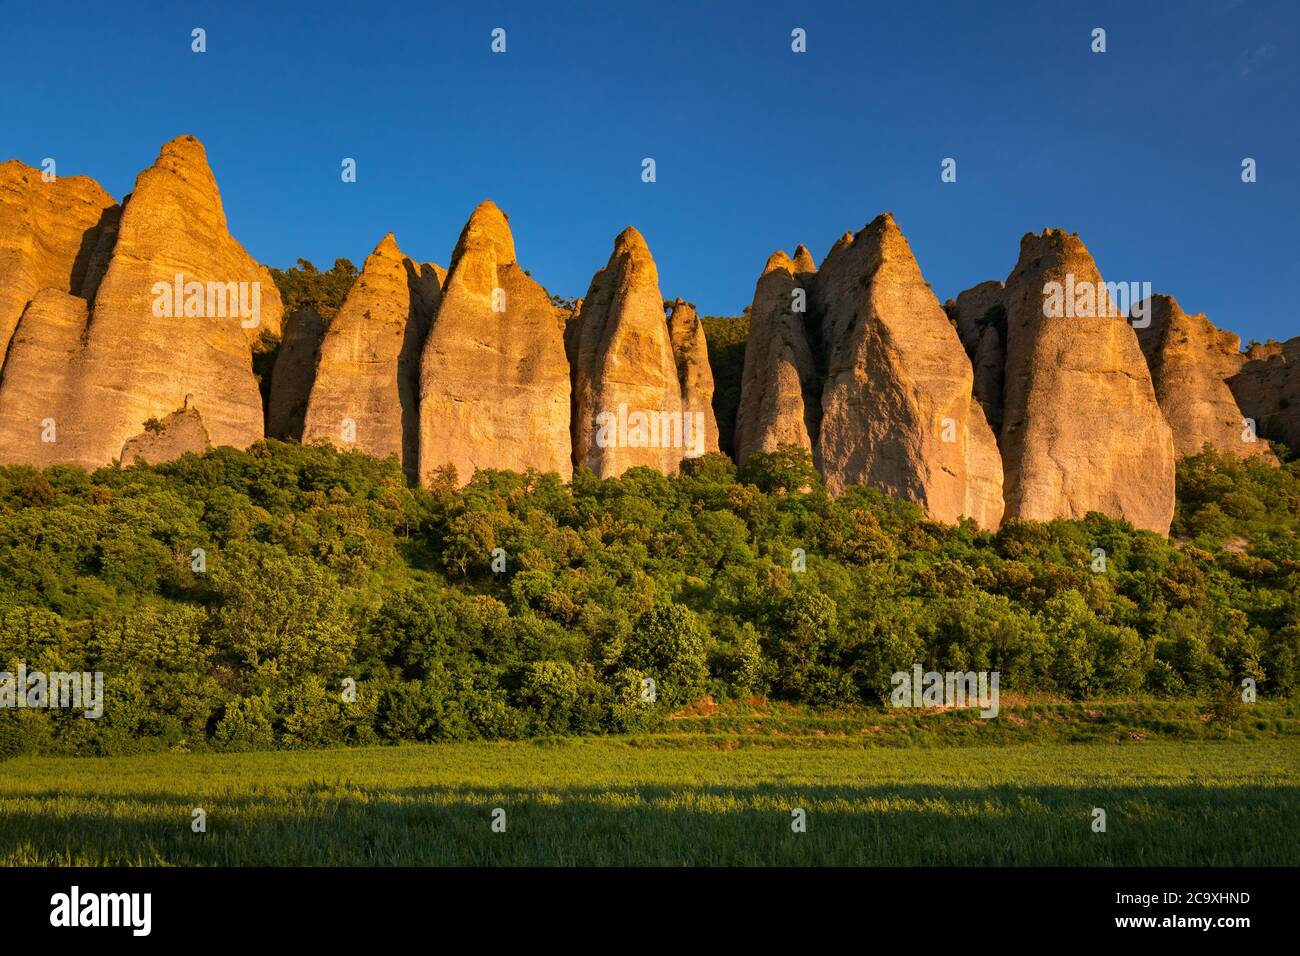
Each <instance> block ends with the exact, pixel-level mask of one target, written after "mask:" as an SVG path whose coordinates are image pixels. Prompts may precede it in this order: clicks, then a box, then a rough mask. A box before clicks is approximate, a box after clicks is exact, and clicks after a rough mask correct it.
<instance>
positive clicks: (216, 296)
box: [5, 136, 281, 468]
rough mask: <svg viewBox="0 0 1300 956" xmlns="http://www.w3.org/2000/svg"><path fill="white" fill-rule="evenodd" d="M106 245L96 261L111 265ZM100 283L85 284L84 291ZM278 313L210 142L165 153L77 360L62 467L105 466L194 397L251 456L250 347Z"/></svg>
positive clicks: (13, 368)
mask: <svg viewBox="0 0 1300 956" xmlns="http://www.w3.org/2000/svg"><path fill="white" fill-rule="evenodd" d="M110 231H111V230H110ZM105 248H106V245H101V246H100V247H99V249H98V250H96V252H95V254H94V256H93V257H92V258H93V259H102V256H103V250H104V249H105ZM177 275H180V276H181V277H182V279H181V288H180V291H179V294H177V290H176V282H175V277H176V276H177ZM241 283H242V284H243V285H242V286H241V285H240V284H241ZM93 284H94V280H93V277H92V278H91V279H90V280H89V281H85V280H83V288H88V287H89V286H90V285H93ZM241 293H242V295H241ZM241 306H246V307H247V308H246V309H245V310H243V311H246V312H247V318H246V320H245V324H246V325H248V328H242V327H241ZM187 310H188V312H189V314H187ZM280 310H281V306H280V297H279V293H278V292H277V291H276V289H275V285H274V283H273V282H271V280H270V276H269V274H268V273H267V270H266V269H265V268H263V267H262V266H260V265H258V264H257V263H255V262H254V261H253V260H252V259H251V258H250V257H249V256H248V254H247V253H246V252H244V250H243V248H242V247H241V246H240V245H239V244H238V243H237V242H235V240H234V239H233V238H232V237H231V236H230V234H229V232H228V231H227V230H226V218H225V213H224V212H223V210H222V208H221V197H220V195H219V194H218V191H217V185H216V182H215V180H214V179H213V177H212V172H211V170H210V169H209V168H208V164H207V159H206V156H205V154H204V151H203V147H202V145H201V144H200V143H199V142H198V140H196V139H194V138H193V137H191V136H182V137H180V138H178V139H175V140H173V141H171V142H170V143H167V144H166V145H164V146H163V148H162V151H161V153H160V154H159V157H158V160H157V162H156V163H155V164H154V165H153V166H152V167H150V168H149V169H147V170H145V171H144V172H143V173H141V174H140V176H139V178H138V179H137V180H136V188H135V191H134V192H133V193H132V195H131V197H130V201H129V202H128V203H127V204H126V205H125V207H124V208H123V210H122V213H121V220H120V222H119V223H118V224H117V229H116V239H115V241H114V242H113V245H112V254H111V257H110V258H109V260H108V267H107V269H106V270H105V272H104V276H103V280H102V281H100V282H99V283H98V288H97V289H96V291H95V299H94V305H93V308H92V309H91V310H90V320H89V324H88V326H87V328H86V329H85V330H84V332H83V335H82V341H83V343H84V344H83V346H82V349H81V351H80V353H79V354H78V355H76V356H75V358H74V359H73V364H74V366H75V368H74V371H73V374H72V376H71V379H70V381H71V382H72V383H73V387H71V388H70V389H69V390H67V392H66V393H65V394H64V396H63V400H62V401H61V403H60V410H59V413H58V415H57V417H58V418H59V419H60V420H62V421H66V422H68V424H69V428H68V429H67V432H68V434H69V435H70V436H72V438H73V439H74V440H70V441H68V442H66V443H64V442H60V444H61V446H62V447H61V454H60V460H61V461H63V462H66V463H69V464H78V465H83V466H85V467H87V468H94V467H98V466H100V465H103V464H107V463H108V462H109V461H111V460H112V459H114V458H115V457H117V456H118V455H119V454H120V453H121V451H122V447H123V445H124V444H125V442H126V441H127V440H128V439H129V438H132V437H134V436H136V435H138V434H139V433H140V431H141V429H142V428H143V426H144V423H145V422H146V421H148V420H149V419H151V418H159V417H161V416H164V415H168V414H170V413H171V412H173V411H175V410H176V409H177V408H179V407H181V406H182V405H183V404H184V402H185V399H186V396H193V398H194V400H195V402H194V403H195V405H196V406H197V407H199V408H202V409H203V417H204V424H205V425H206V427H207V430H208V433H209V435H210V436H211V440H212V443H213V444H217V445H233V446H235V447H238V448H243V447H246V446H247V445H249V444H251V443H252V442H254V441H257V440H258V439H260V438H261V437H262V401H261V395H260V393H259V391H258V387H257V382H256V380H255V379H254V377H253V370H252V354H251V349H250V342H251V341H252V340H253V338H254V337H258V336H260V335H261V332H262V330H263V329H265V330H267V331H268V332H269V333H271V334H278V332H279V325H280V316H279V313H280ZM169 311H170V312H171V314H170V315H168V314H167V313H168V312H169ZM254 318H256V319H257V320H258V323H257V325H256V326H254V323H253V319H254ZM21 365H22V362H21V360H19V359H17V357H11V360H10V361H8V362H6V365H5V375H6V376H9V375H19V376H21V375H24V374H27V373H26V372H23V371H21V370H20V366H21Z"/></svg>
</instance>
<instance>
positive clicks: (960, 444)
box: [814, 214, 1002, 528]
mask: <svg viewBox="0 0 1300 956" xmlns="http://www.w3.org/2000/svg"><path fill="white" fill-rule="evenodd" d="M815 292H816V295H815V301H816V306H817V309H818V310H819V312H820V313H821V322H820V325H819V328H820V334H821V339H822V342H823V343H824V348H825V350H826V352H825V354H826V384H825V388H824V390H823V392H822V416H821V425H820V428H819V430H818V435H817V440H816V444H815V447H814V451H815V459H816V461H817V463H818V466H819V467H820V468H821V471H822V475H823V477H824V478H825V480H826V484H827V487H828V488H829V489H830V490H831V491H832V492H840V491H842V490H843V489H844V488H845V487H846V486H848V485H852V484H862V485H870V486H872V487H877V488H882V489H884V490H886V491H888V492H890V493H891V494H894V495H897V496H900V497H904V498H910V499H911V500H913V501H916V502H917V503H918V504H921V505H922V506H923V507H925V509H926V511H927V512H928V513H929V514H930V515H931V517H933V518H936V519H938V520H941V521H949V522H951V521H956V520H957V519H958V518H960V517H962V516H963V515H967V516H969V517H971V518H974V519H975V520H976V522H977V523H979V524H980V525H981V526H983V527H986V528H995V527H997V525H998V523H999V522H1000V520H1001V516H1002V495H1001V484H1002V475H1001V470H1000V468H999V467H998V462H999V456H998V453H997V445H996V442H995V440H994V437H993V433H992V430H991V429H990V428H989V427H988V424H987V422H986V421H985V418H984V415H983V414H982V411H981V410H980V409H979V405H978V403H977V402H976V401H975V400H974V398H973V396H972V392H971V386H972V380H973V376H972V372H971V365H970V361H969V360H968V359H967V357H966V354H965V352H964V350H963V349H962V346H961V342H960V340H959V338H958V336H957V333H956V331H955V330H954V329H953V327H952V325H951V324H950V323H949V321H948V318H947V316H946V315H945V314H944V311H943V308H942V307H941V306H940V305H939V301H938V300H937V299H936V298H935V296H934V293H933V292H932V291H931V290H930V288H929V285H928V284H927V283H926V281H925V279H924V277H923V276H922V275H921V270H920V268H919V267H918V266H917V264H916V259H915V258H914V257H913V255H912V251H911V249H910V248H909V247H908V244H907V240H906V239H905V238H904V237H903V234H902V232H901V231H900V230H899V228H898V226H897V224H896V223H895V222H894V220H893V217H892V216H890V215H888V214H885V215H883V216H879V217H877V218H876V219H875V220H873V221H872V222H871V223H870V224H869V225H868V226H867V227H866V229H864V230H863V231H862V232H861V233H859V234H858V235H857V236H849V237H845V238H844V239H841V240H840V241H839V242H837V243H836V244H835V246H834V248H833V249H832V250H831V253H830V254H829V255H828V256H827V258H826V261H825V262H823V263H822V267H821V270H820V271H819V272H818V273H817V280H816V283H815Z"/></svg>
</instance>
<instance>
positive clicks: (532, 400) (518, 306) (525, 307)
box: [420, 202, 573, 484]
mask: <svg viewBox="0 0 1300 956" xmlns="http://www.w3.org/2000/svg"><path fill="white" fill-rule="evenodd" d="M449 464H450V465H454V466H455V468H456V475H457V478H458V480H459V481H460V482H461V483H462V484H463V483H465V482H467V481H469V480H470V479H471V478H472V477H474V472H475V471H476V470H477V469H480V468H502V469H513V470H515V471H527V470H529V469H535V470H537V471H542V472H556V473H558V474H559V475H560V476H561V477H562V478H565V479H567V478H569V477H570V476H571V475H572V473H573V461H572V456H571V448H570V438H569V363H568V359H567V358H566V357H565V348H564V317H563V315H562V313H561V312H560V311H559V310H557V309H556V307H555V306H553V305H552V304H551V297H550V295H549V294H548V293H547V292H546V290H545V289H544V288H542V286H541V285H539V284H538V283H537V282H535V281H533V279H532V278H531V277H530V276H529V275H528V273H526V272H525V271H524V270H523V269H522V268H521V267H520V265H519V263H518V262H517V261H516V259H515V244H514V237H513V236H512V235H511V233H510V225H509V223H508V222H507V220H506V217H505V214H504V213H502V212H501V210H500V209H498V208H497V207H496V206H495V205H494V204H493V203H491V202H484V203H481V204H480V205H479V206H478V207H477V208H476V209H475V210H474V212H473V214H472V215H471V216H470V218H469V222H467V223H466V224H465V228H464V230H462V232H461V234H460V240H459V241H458V242H457V243H456V249H455V251H454V252H453V253H452V262H451V267H450V269H449V270H448V272H447V282H446V287H445V289H444V290H443V297H442V304H441V306H439V308H438V315H437V319H436V320H435V321H434V323H433V329H432V330H431V331H430V333H429V338H428V341H427V342H426V343H425V346H424V354H423V357H422V359H421V362H420V476H421V478H422V479H423V480H425V481H427V480H428V479H429V478H430V476H431V475H432V474H433V473H434V472H435V471H437V470H438V469H439V468H442V467H444V466H446V465H449Z"/></svg>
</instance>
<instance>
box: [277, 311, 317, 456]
mask: <svg viewBox="0 0 1300 956" xmlns="http://www.w3.org/2000/svg"><path fill="white" fill-rule="evenodd" d="M324 338H325V320H324V319H323V318H321V315H320V313H319V312H317V311H316V310H315V309H313V308H312V307H311V306H304V307H302V308H300V309H297V310H295V311H294V313H293V314H292V315H290V316H289V318H288V319H286V320H285V323H284V339H283V340H282V341H281V342H280V350H279V351H278V352H277V353H276V356H275V368H274V369H272V371H271V392H270V395H269V396H268V397H267V402H266V434H267V436H268V437H270V438H279V439H283V440H287V441H300V440H301V439H302V430H303V425H304V424H305V423H306V419H307V399H308V397H309V396H310V395H311V388H312V385H313V384H315V381H316V364H317V362H319V361H320V347H321V342H322V341H323V340H324Z"/></svg>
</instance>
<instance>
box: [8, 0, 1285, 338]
mask: <svg viewBox="0 0 1300 956" xmlns="http://www.w3.org/2000/svg"><path fill="white" fill-rule="evenodd" d="M276 7H283V9H279V10H277V9H275V8H276ZM293 7H297V8H299V9H292V8H293ZM196 26H199V27H203V28H204V29H206V31H207V40H208V52H206V53H204V54H201V55H199V54H194V53H192V52H191V51H190V31H191V29H192V28H193V27H196ZM1097 26H1100V27H1104V28H1105V29H1106V31H1107V52H1106V53H1104V54H1093V53H1092V52H1091V51H1090V33H1091V30H1092V29H1093V28H1094V27H1097ZM494 27H502V28H504V29H505V30H506V31H507V33H506V38H507V52H506V53H505V54H504V55H494V54H492V53H491V52H490V49H489V44H490V32H491V30H492V29H493V28H494ZM795 27H802V28H804V29H805V30H806V31H807V37H808V52H807V53H806V54H795V53H792V52H791V50H790V31H791V30H792V29H793V28H795ZM1298 38H1300V4H1296V3H1294V2H1293V0H1277V2H1267V0H1262V2H1250V0H1203V2H1188V3H1159V4H1157V3H1131V2H1129V3H1113V4H1112V3H1088V4H1083V3H1057V2H1037V3H1024V4H1020V3H1011V2H998V3H989V4H983V3H980V4H976V3H938V4H936V3H926V2H921V0H917V2H912V3H908V4H890V5H887V6H886V5H879V4H871V3H865V2H862V0H856V2H848V3H818V2H803V3H788V2H787V3H767V2H756V3H746V4H743V5H742V4H739V3H719V2H712V0H695V2H689V3H672V2H663V0H655V2H652V3H631V2H628V3H623V2H620V3H610V2H603V3H591V4H580V3H564V2H560V0H550V2H547V3H544V4H543V3H522V2H509V3H491V2H485V3H477V4H473V5H471V4H463V3H462V4H446V5H443V4H436V3H419V4H414V3H413V4H403V3H382V4H358V3H335V2H318V3H310V4H293V5H290V4H282V5H280V4H270V3H244V2H235V0H222V2H220V3H211V4H200V3H183V2H182V3H167V4H163V3H157V4H132V3H129V2H122V3H113V4H105V3H95V4H85V5H82V4H78V3H70V4H59V5H56V6H50V5H46V4H22V5H16V4H11V5H9V6H8V8H7V9H6V11H5V16H4V32H3V35H2V36H0V86H2V88H3V89H4V90H5V91H6V92H5V94H4V96H5V103H4V110H3V122H2V123H0V158H17V159H21V160H23V161H25V162H28V163H30V164H32V165H37V164H39V163H40V161H41V160H42V159H43V158H44V157H46V156H52V157H55V158H56V159H57V161H58V169H59V173H60V174H61V175H72V174H86V175H90V176H93V177H95V178H96V179H97V180H99V182H100V183H102V184H103V185H104V187H105V188H106V189H108V191H109V192H111V193H112V194H113V195H114V196H117V197H118V198H120V197H121V196H122V195H123V194H125V193H127V192H129V191H130V189H131V186H132V183H133V181H134V178H135V176H136V174H137V173H138V172H139V171H140V170H141V169H143V168H144V167H146V166H148V165H149V164H150V163H152V161H153V160H154V158H155V156H156V155H157V151H158V147H159V146H160V145H161V144H162V143H163V142H164V141H166V140H168V139H170V138H172V137H174V136H177V135H179V134H182V133H193V134H194V135H196V136H198V137H199V139H201V140H202V141H203V142H204V144H205V145H206V146H207V149H208V155H209V159H210V160H211V162H212V165H213V168H214V170H215V172H216V176H217V180H218V183H219V184H220V186H221V190H222V197H223V200H224V202H225V206H226V212H227V215H228V217H229V220H230V224H231V228H232V231H233V232H234V234H235V235H236V237H237V238H238V239H239V240H240V241H241V242H243V243H244V245H245V246H246V247H247V248H248V249H249V251H250V252H251V253H252V254H253V255H254V256H255V257H256V258H258V259H260V260H261V261H263V262H266V263H267V264H269V265H274V266H281V267H284V266H288V265H290V264H292V263H293V262H294V261H295V260H296V259H297V258H298V257H299V256H303V257H306V258H309V259H311V260H312V261H314V262H315V263H316V264H317V265H320V266H327V265H328V264H329V263H331V262H332V261H333V260H334V258H335V257H338V256H347V257H349V258H351V259H352V260H353V261H355V262H356V263H357V264H358V265H360V263H361V262H362V260H363V259H364V257H365V256H366V254H367V253H368V252H369V251H370V250H371V249H372V248H373V247H374V245H375V244H376V243H377V242H378V241H379V239H380V238H381V237H382V236H383V234H384V233H386V232H388V231H389V230H392V231H393V232H394V233H396V236H397V239H398V242H399V243H400V244H401V246H402V248H403V250H404V251H405V252H406V253H407V254H408V255H411V256H413V257H415V258H418V259H422V260H432V261H435V262H438V263H441V264H443V265H446V264H447V259H448V257H449V255H450V252H451V249H452V247H453V245H454V244H455V241H456V236H457V234H458V233H459V231H460V228H461V226H462V225H463V224H464V221H465V219H466V217H467V216H468V215H469V212H470V211H471V209H472V208H473V207H474V205H475V204H477V203H478V202H479V201H480V200H482V199H484V198H491V199H493V200H495V201H496V202H497V203H498V205H500V206H501V207H502V208H503V209H505V210H506V212H507V213H508V214H509V215H510V218H511V224H512V227H513V229H514V233H515V242H516V245H517V248H518V252H519V258H520V262H521V263H522V264H523V266H524V267H525V268H527V269H529V270H530V271H531V272H532V274H533V275H534V277H536V278H537V279H538V280H539V281H541V282H542V283H543V284H544V285H546V286H547V288H548V289H549V290H550V291H552V292H555V293H559V294H561V295H568V296H574V295H582V294H584V293H585V291H586V288H587V285H588V283H589V281H590V279H591V275H592V273H593V272H595V270H596V269H597V268H599V267H600V266H601V265H603V264H604V262H605V260H606V259H607V258H608V256H609V252H610V249H611V247H612V243H613V239H614V236H615V235H617V234H618V232H619V231H620V230H621V229H622V228H623V227H624V226H626V225H628V224H632V225H635V226H637V227H638V228H639V229H640V230H641V231H642V232H643V233H644V234H645V236H646V239H647V241H648V242H649V244H650V248H651V251H652V252H653V253H654V255H655V258H656V261H657V262H658V264H659V272H660V279H661V285H662V288H663V292H664V294H665V295H666V296H677V295H681V296H683V297H684V298H687V299H689V300H691V301H694V302H696V303H697V305H699V306H700V308H701V311H703V312H705V313H706V314H707V313H714V314H734V313H736V312H739V311H740V309H742V308H743V307H744V306H745V305H748V304H749V301H750V299H751V297H752V295H753V288H754V282H755V280H756V279H757V277H758V274H759V272H760V270H761V269H762V266H763V263H764V261H765V260H766V258H767V256H768V254H769V253H770V252H771V251H772V250H774V249H777V248H785V249H786V250H787V251H790V252H793V248H794V245H795V244H796V243H798V242H803V243H805V244H806V245H807V246H808V247H809V248H810V249H811V250H812V251H813V253H814V255H815V256H816V257H817V258H818V259H819V260H820V258H821V257H822V256H823V255H824V254H825V253H826V251H827V249H829V247H830V245H831V243H832V242H834V240H835V238H836V237H837V236H839V235H840V234H841V233H843V232H844V231H846V230H857V229H860V228H861V227H862V226H863V225H864V224H866V223H867V222H868V221H870V220H871V219H872V218H873V217H874V216H875V215H876V214H878V213H880V212H883V211H886V210H889V211H892V212H893V213H894V214H895V217H896V218H897V220H898V222H899V224H900V225H901V227H902V228H903V231H904V232H905V233H906V235H907V236H908V239H909V240H910V242H911V244H912V248H913V250H914V252H915V253H916V255H917V258H918V260H919V262H920V264H921V269H922V271H923V272H924V273H925V275H926V277H927V279H929V281H930V282H931V283H932V285H933V286H934V288H935V291H936V292H937V293H938V294H939V296H940V298H941V299H943V298H947V297H949V296H955V295H956V294H957V293H958V292H959V291H961V290H962V289H964V288H967V287H969V286H971V285H974V284H975V283H977V282H980V281H982V280H984V279H988V278H1005V277H1006V276H1007V274H1008V273H1009V272H1010V271H1011V268H1012V266H1013V265H1014V262H1015V258H1016V253H1017V249H1018V243H1019V239H1020V237H1021V236H1022V235H1023V234H1024V233H1026V232H1029V231H1037V230H1040V229H1043V228H1045V227H1048V226H1059V227H1062V228H1065V229H1067V230H1070V231H1078V232H1079V234H1080V236H1081V237H1082V238H1083V240H1084V242H1085V243H1087V245H1088V247H1089V249H1091V250H1092V252H1093V255H1094V256H1095V257H1096V258H1097V261H1098V263H1099V265H1100V266H1101V269H1102V273H1103V275H1104V276H1105V277H1106V278H1107V279H1109V280H1112V281H1149V282H1151V283H1152V286H1153V288H1154V290H1155V291H1158V292H1166V293H1170V294H1172V295H1174V296H1176V297H1177V298H1178V299H1179V301H1180V302H1181V304H1182V305H1183V307H1184V308H1186V309H1187V310H1188V311H1203V312H1206V313H1207V314H1208V315H1209V316H1210V318H1211V319H1212V320H1213V321H1215V322H1216V323H1217V324H1219V325H1221V326H1223V327H1226V328H1230V329H1232V330H1233V331H1236V332H1238V333H1240V334H1241V335H1242V337H1243V339H1249V338H1259V339H1263V338H1266V337H1268V336H1273V337H1276V338H1286V337H1290V336H1292V335H1296V334H1300V322H1297V320H1296V312H1297V306H1296V298H1297V297H1296V289H1297V284H1298V282H1300V227H1298V225H1297V224H1298V223H1300V187H1298V186H1297V182H1296V177H1295V164H1296V162H1297V160H1298V159H1300V133H1298V124H1297V114H1298V113H1300V96H1298V95H1297V94H1298V93H1300V73H1298V71H1297V43H1298V42H1300V41H1298ZM647 156H650V157H653V158H654V159H655V161H656V164H657V175H658V181H657V182H655V183H653V184H646V183H643V182H642V181H641V175H640V174H641V160H642V159H643V158H644V157H647ZM344 157H354V158H355V159H356V160H357V164H358V181H357V182H356V183H354V184H344V183H343V182H342V181H341V180H340V176H339V173H340V163H341V161H342V159H343V158H344ZM945 157H953V158H955V159H956V160H957V164H958V165H957V182H956V183H952V184H944V183H941V182H940V175H939V173H940V163H941V161H942V160H943V159H944V158H945ZM1244 157H1252V158H1254V159H1255V160H1256V161H1257V163H1258V182H1256V183H1254V184H1250V185H1246V184H1243V183H1242V182H1241V177H1240V171H1241V161H1242V159H1243V158H1244Z"/></svg>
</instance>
